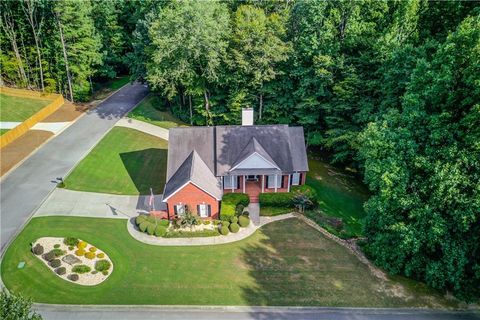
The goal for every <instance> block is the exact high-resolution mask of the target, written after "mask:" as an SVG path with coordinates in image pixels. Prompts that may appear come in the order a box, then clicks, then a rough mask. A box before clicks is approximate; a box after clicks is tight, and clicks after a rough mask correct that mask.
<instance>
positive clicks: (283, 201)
mask: <svg viewBox="0 0 480 320" xmlns="http://www.w3.org/2000/svg"><path fill="white" fill-rule="evenodd" d="M293 197H294V194H293V193H292V192H277V193H260V195H259V200H260V206H265V207H283V208H293V202H292V199H293Z"/></svg>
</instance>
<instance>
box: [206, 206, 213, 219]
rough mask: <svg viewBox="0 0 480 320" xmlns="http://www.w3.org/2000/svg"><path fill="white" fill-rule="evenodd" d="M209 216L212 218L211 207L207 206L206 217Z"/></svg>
mask: <svg viewBox="0 0 480 320" xmlns="http://www.w3.org/2000/svg"><path fill="white" fill-rule="evenodd" d="M211 216H212V206H211V205H207V217H211Z"/></svg>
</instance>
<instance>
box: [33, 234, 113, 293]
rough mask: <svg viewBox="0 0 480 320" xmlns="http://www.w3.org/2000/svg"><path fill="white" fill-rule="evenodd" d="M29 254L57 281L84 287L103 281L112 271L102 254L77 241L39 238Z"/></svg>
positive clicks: (107, 259)
mask: <svg viewBox="0 0 480 320" xmlns="http://www.w3.org/2000/svg"><path fill="white" fill-rule="evenodd" d="M32 253H33V254H34V255H35V256H36V257H37V258H38V259H40V260H41V261H42V262H43V263H44V264H45V265H46V266H47V267H48V268H49V269H50V270H51V271H52V272H53V273H54V274H55V275H57V276H58V277H60V278H62V279H63V280H66V281H69V282H72V283H76V284H80V285H84V286H94V285H97V284H99V283H101V282H103V281H105V280H106V279H107V278H108V276H109V275H110V273H111V272H112V271H113V263H112V261H111V260H110V258H109V257H108V255H107V254H106V253H105V252H103V251H101V250H99V249H98V248H96V247H94V246H92V245H90V244H88V243H87V242H85V241H82V240H80V239H76V238H56V237H42V238H39V239H37V240H36V241H35V242H34V243H33V244H32Z"/></svg>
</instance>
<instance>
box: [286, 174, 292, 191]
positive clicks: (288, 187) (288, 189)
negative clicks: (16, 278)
mask: <svg viewBox="0 0 480 320" xmlns="http://www.w3.org/2000/svg"><path fill="white" fill-rule="evenodd" d="M291 176H292V175H291V174H289V175H288V183H287V192H290V177H291Z"/></svg>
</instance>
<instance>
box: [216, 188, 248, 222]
mask: <svg viewBox="0 0 480 320" xmlns="http://www.w3.org/2000/svg"><path fill="white" fill-rule="evenodd" d="M249 203H250V197H249V196H248V195H247V194H245V193H227V194H225V195H224V196H223V198H222V207H221V209H220V219H221V220H223V221H230V219H231V217H232V216H234V215H235V214H236V213H237V207H238V206H239V205H242V206H243V207H246V206H248V204H249Z"/></svg>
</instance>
